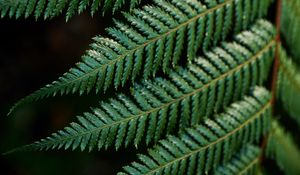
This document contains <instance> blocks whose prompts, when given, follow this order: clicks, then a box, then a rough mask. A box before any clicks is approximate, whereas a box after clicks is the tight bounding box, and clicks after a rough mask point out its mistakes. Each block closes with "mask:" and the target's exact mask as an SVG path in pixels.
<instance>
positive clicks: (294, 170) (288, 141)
mask: <svg viewBox="0 0 300 175" xmlns="http://www.w3.org/2000/svg"><path fill="white" fill-rule="evenodd" d="M267 157H269V158H271V159H273V160H275V161H276V163H277V165H278V166H279V168H280V169H281V170H283V171H284V173H286V174H287V175H298V174H299V173H300V166H299V162H300V150H299V148H298V146H297V145H296V143H295V142H294V140H293V138H292V137H291V135H290V134H289V133H287V132H286V131H284V129H283V128H282V127H281V126H280V125H279V124H278V122H277V121H273V122H272V132H271V133H270V136H269V139H268V143H267Z"/></svg>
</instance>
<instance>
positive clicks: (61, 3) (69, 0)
mask: <svg viewBox="0 0 300 175" xmlns="http://www.w3.org/2000/svg"><path fill="white" fill-rule="evenodd" d="M140 1H141V0H126V1H125V0H0V13H1V17H2V18H3V17H4V16H6V15H8V16H9V17H11V18H12V17H13V16H15V17H16V18H19V17H21V16H25V18H27V17H29V16H31V15H34V16H35V18H36V19H38V18H40V17H42V16H44V19H48V18H50V19H51V18H53V17H55V16H58V15H59V14H61V13H62V12H63V11H64V10H66V20H67V21H68V20H69V19H70V18H71V17H72V16H74V15H75V14H76V13H78V14H80V13H82V12H83V11H84V10H86V9H87V8H88V7H90V8H91V9H90V11H91V14H92V15H93V14H95V12H96V11H97V10H98V9H99V8H101V9H102V12H103V14H104V13H106V12H107V11H112V12H113V13H114V12H116V11H117V10H119V9H120V8H121V7H123V6H124V5H125V4H129V6H130V8H131V9H133V8H134V7H135V6H136V5H137V4H139V3H140Z"/></svg>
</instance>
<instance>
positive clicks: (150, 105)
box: [29, 21, 275, 150]
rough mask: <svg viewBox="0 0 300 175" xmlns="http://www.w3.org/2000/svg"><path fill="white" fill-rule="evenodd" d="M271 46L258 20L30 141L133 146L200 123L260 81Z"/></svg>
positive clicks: (269, 30)
mask: <svg viewBox="0 0 300 175" xmlns="http://www.w3.org/2000/svg"><path fill="white" fill-rule="evenodd" d="M251 31H252V32H251ZM257 31H259V32H258V33H256V32H257ZM249 37H250V38H251V40H250V41H249V42H248V41H247V39H248V38H249ZM239 43H240V44H239ZM247 48H249V50H248V49H247ZM274 51H275V42H274V28H273V27H272V26H271V24H270V23H268V22H266V21H258V22H257V23H256V25H255V26H253V27H252V29H251V30H250V31H246V32H242V33H241V34H240V35H237V37H236V41H235V42H233V43H223V47H219V48H215V49H213V51H211V52H206V57H199V58H197V59H196V60H195V62H193V63H191V64H189V65H188V66H187V68H186V69H184V68H179V69H178V71H172V72H170V74H169V76H168V78H166V79H163V78H159V77H158V78H156V79H155V80H153V81H145V82H144V83H142V84H136V85H135V87H134V88H133V89H132V91H131V94H132V96H131V97H127V96H125V95H119V96H118V97H117V98H116V99H111V100H109V101H108V102H102V103H101V105H100V107H99V108H96V109H94V110H93V112H92V113H85V114H84V116H83V117H79V124H77V123H72V124H71V126H69V127H67V128H65V129H64V130H63V131H59V132H58V133H56V134H53V135H52V136H51V137H49V138H47V139H44V140H41V141H39V142H36V143H34V144H33V145H31V146H29V147H32V148H35V149H49V148H61V147H63V146H64V147H65V149H67V148H69V147H70V146H72V148H73V149H75V148H77V147H78V146H80V147H81V149H82V150H84V149H86V147H87V146H88V147H89V150H92V149H93V148H94V147H98V149H100V148H102V147H103V146H105V147H109V146H112V145H113V144H114V145H115V147H116V148H117V149H118V148H119V147H120V146H121V145H125V146H127V145H129V144H130V143H132V142H133V144H134V145H135V146H137V145H138V144H139V142H140V141H141V140H143V138H145V140H146V143H150V142H153V141H154V142H157V140H158V139H160V138H161V136H162V134H163V133H172V132H173V130H174V128H176V127H179V128H180V129H181V130H182V129H183V128H185V127H186V126H190V125H193V124H195V123H199V121H200V120H202V118H203V117H204V116H206V117H209V116H211V114H212V113H213V112H217V111H219V110H220V109H221V108H223V106H224V107H226V106H227V105H228V104H229V103H231V102H232V101H236V100H238V99H240V98H241V96H243V95H244V94H246V93H247V92H249V88H250V87H251V86H255V85H256V84H261V83H262V82H263V80H265V79H266V77H267V74H268V69H269V67H270V63H271V62H272V60H273V56H274ZM250 70H251V73H250ZM246 72H249V74H251V75H248V73H246ZM252 77H257V78H252ZM225 92H226V93H225ZM142 133H145V134H143V135H142ZM97 144H98V145H97Z"/></svg>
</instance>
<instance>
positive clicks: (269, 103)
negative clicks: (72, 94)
mask: <svg viewBox="0 0 300 175" xmlns="http://www.w3.org/2000/svg"><path fill="white" fill-rule="evenodd" d="M270 106H271V100H270V101H269V102H268V103H267V104H265V105H264V106H263V107H262V108H261V109H260V110H259V111H258V112H257V113H255V114H254V115H253V116H252V117H250V118H249V119H248V120H246V121H245V122H244V123H243V124H242V125H240V126H239V127H237V128H235V129H234V130H232V131H231V132H229V133H227V134H226V135H224V136H223V137H220V138H219V139H217V140H216V141H214V142H211V143H210V144H208V145H206V146H203V147H201V148H199V149H196V150H194V151H192V152H190V153H189V154H186V155H184V156H182V157H179V158H176V159H174V160H173V161H170V162H168V163H166V164H164V165H162V166H159V167H157V168H155V169H152V170H151V171H149V172H147V173H145V175H148V174H153V173H154V172H156V171H157V170H159V169H161V168H164V167H166V166H168V165H169V164H173V163H174V162H176V161H180V160H183V159H186V158H187V157H189V156H191V155H193V154H195V153H197V152H200V151H202V150H205V149H207V148H209V147H211V146H212V145H215V144H217V143H219V142H221V141H223V140H225V139H226V138H228V137H230V136H231V135H233V134H235V133H236V132H238V131H240V130H241V129H242V128H244V127H245V126H247V125H248V124H249V123H251V122H252V121H254V120H255V119H256V118H257V117H259V116H260V115H261V114H262V113H264V112H265V111H266V110H267V109H268V108H269V107H270Z"/></svg>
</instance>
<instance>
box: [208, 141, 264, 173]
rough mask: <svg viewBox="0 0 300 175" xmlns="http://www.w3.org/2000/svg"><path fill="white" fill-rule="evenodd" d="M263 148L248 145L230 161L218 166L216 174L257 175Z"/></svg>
mask: <svg viewBox="0 0 300 175" xmlns="http://www.w3.org/2000/svg"><path fill="white" fill-rule="evenodd" d="M260 152H261V150H260V149H259V148H258V147H256V146H252V145H246V146H245V147H243V148H242V149H241V151H240V152H239V153H238V154H235V155H234V157H233V158H232V159H231V160H230V161H229V163H226V164H224V165H223V166H220V167H218V169H217V170H216V171H215V172H214V173H213V174H214V175H243V174H248V175H257V172H258V164H259V158H260Z"/></svg>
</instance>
